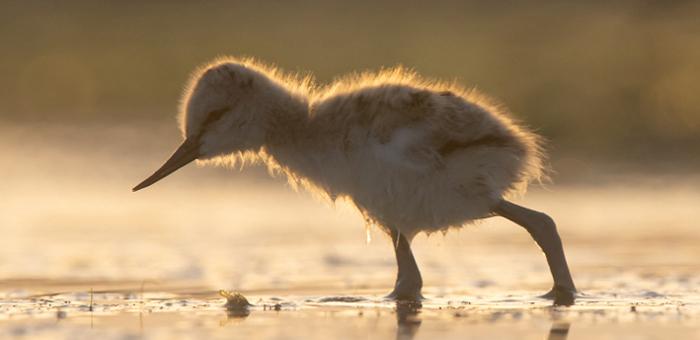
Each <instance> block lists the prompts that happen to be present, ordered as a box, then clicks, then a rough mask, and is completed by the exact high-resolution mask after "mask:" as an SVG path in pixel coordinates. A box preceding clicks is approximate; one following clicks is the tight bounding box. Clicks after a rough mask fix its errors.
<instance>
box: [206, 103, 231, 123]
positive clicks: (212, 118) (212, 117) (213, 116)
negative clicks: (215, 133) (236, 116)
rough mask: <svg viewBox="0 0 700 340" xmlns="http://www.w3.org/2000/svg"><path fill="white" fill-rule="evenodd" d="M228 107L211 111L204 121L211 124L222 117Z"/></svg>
mask: <svg viewBox="0 0 700 340" xmlns="http://www.w3.org/2000/svg"><path fill="white" fill-rule="evenodd" d="M228 109H229V108H228V107H225V108H223V109H218V110H214V111H212V112H209V114H208V115H207V119H206V120H205V121H204V125H209V124H211V123H213V122H215V121H217V120H219V119H220V118H221V116H222V115H223V114H224V112H226V111H228Z"/></svg>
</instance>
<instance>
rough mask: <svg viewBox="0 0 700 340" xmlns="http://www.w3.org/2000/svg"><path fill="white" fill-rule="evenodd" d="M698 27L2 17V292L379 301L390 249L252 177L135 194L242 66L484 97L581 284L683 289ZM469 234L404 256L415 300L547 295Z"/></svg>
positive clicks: (412, 19)
mask: <svg viewBox="0 0 700 340" xmlns="http://www.w3.org/2000/svg"><path fill="white" fill-rule="evenodd" d="M698 17H700V2H697V1H615V2H607V1H587V2H580V1H579V2H569V1H538V2H536V4H535V3H533V2H530V1H498V2H494V1H491V2H487V1H474V2H462V1H430V2H428V1H424V2H406V1H401V2H376V1H268V2H261V1H225V2H224V1H207V2H189V1H188V2H185V1H183V2H174V1H153V2H124V1H100V2H94V1H71V2H58V1H5V2H3V3H2V10H0V41H2V45H3V49H2V53H0V103H2V104H0V153H2V155H3V157H2V159H0V178H2V179H3V184H2V186H0V228H1V229H0V232H1V233H2V235H3V236H2V237H1V240H0V278H3V279H5V281H3V282H5V283H4V284H6V285H9V286H12V285H13V284H10V283H7V282H9V281H7V280H8V279H17V278H49V279H56V278H61V279H69V280H75V279H76V278H101V279H114V280H123V279H134V280H143V279H159V280H162V281H161V282H179V281H178V280H180V281H183V280H184V281H187V282H190V281H192V282H195V283H196V284H203V285H207V286H210V287H217V288H241V289H261V288H265V287H272V288H285V287H291V286H303V287H309V285H311V286H313V285H314V284H315V285H317V286H322V287H326V288H328V287H331V288H332V287H345V288H349V289H355V288H358V287H378V288H379V289H378V290H379V291H383V290H388V288H389V286H390V285H391V284H392V283H393V275H394V264H393V254H392V253H391V250H390V248H389V243H388V242H387V241H386V239H385V237H383V236H381V235H379V233H378V231H373V232H371V233H370V234H372V233H373V236H374V238H375V240H374V241H372V243H370V244H369V245H366V244H365V233H364V231H363V229H361V226H362V224H363V222H362V219H361V218H360V216H359V215H358V214H357V213H355V212H354V211H353V210H352V209H350V208H348V207H343V206H342V204H341V207H340V208H339V209H337V210H333V209H331V208H330V207H329V206H327V205H323V204H319V203H318V202H315V201H313V200H312V199H311V198H310V197H308V195H306V194H304V193H299V194H297V193H293V192H291V191H290V190H289V189H288V188H285V186H284V185H282V183H283V181H280V180H269V179H267V177H266V176H265V174H264V171H262V170H260V169H253V170H251V171H245V172H243V173H239V172H238V171H231V170H227V169H215V168H213V169H212V168H198V167H195V166H190V167H188V168H186V169H183V170H182V171H180V172H178V173H177V174H175V175H173V176H171V177H169V178H168V179H166V180H164V181H163V182H161V183H159V184H158V185H156V186H154V187H152V188H149V189H147V190H144V191H143V192H139V193H138V194H132V193H131V192H130V188H131V187H133V185H135V184H136V183H138V182H139V181H140V180H141V179H143V178H144V177H145V176H146V175H148V174H150V173H151V171H153V170H155V169H156V167H157V166H159V165H160V164H161V162H162V161H164V160H165V158H166V157H167V156H168V155H169V154H170V152H171V151H172V150H173V148H175V146H176V145H178V144H179V142H180V137H179V132H178V131H177V129H176V124H175V119H174V116H175V112H176V110H177V106H178V100H179V98H180V95H181V92H182V89H183V86H184V83H185V82H186V80H187V79H188V77H189V74H190V72H192V70H193V69H194V68H195V67H197V66H198V65H200V64H202V63H206V62H208V61H210V60H211V59H213V58H215V57H217V56H221V55H234V56H252V57H256V58H259V59H261V60H263V61H266V62H270V63H274V64H277V65H279V66H280V67H281V68H283V69H285V70H288V71H291V72H301V73H310V74H313V75H315V76H316V77H317V79H318V81H319V82H321V83H326V82H330V81H332V80H333V78H334V77H337V76H339V75H342V74H345V73H348V72H353V71H360V70H365V69H378V68H380V67H383V66H392V65H397V64H403V65H405V66H408V67H411V68H414V69H416V70H417V71H418V72H420V73H421V74H423V75H425V76H427V77H434V78H440V79H444V80H457V81H458V82H460V83H462V84H464V85H466V86H470V87H476V88H478V89H480V90H481V91H483V92H485V93H487V94H490V95H491V96H493V97H494V98H496V99H497V100H499V101H501V102H502V103H504V104H506V105H507V106H508V107H509V108H510V109H511V110H512V112H513V114H514V115H515V116H516V117H517V118H519V119H521V120H523V121H524V122H526V123H527V124H528V125H529V126H530V127H532V128H533V129H534V130H536V131H538V132H539V133H540V134H542V135H543V136H544V137H546V138H547V139H548V140H549V146H548V148H549V151H550V154H551V157H550V162H551V164H552V168H553V170H554V172H553V176H552V177H553V182H552V183H550V184H546V185H545V186H534V187H533V189H532V190H531V194H529V195H528V196H525V198H524V201H522V202H524V204H527V205H530V206H532V207H533V208H536V209H540V210H544V211H547V212H549V213H551V214H552V215H553V216H554V217H555V219H557V221H559V225H560V229H561V233H562V235H563V237H564V240H565V243H566V244H567V251H568V252H569V257H570V260H571V262H572V266H573V271H574V274H575V276H577V278H578V279H579V282H580V283H579V286H580V287H582V288H583V289H586V290H595V289H601V290H604V289H608V288H610V287H618V288H619V287H626V286H625V285H627V284H630V282H635V283H636V284H637V286H632V288H630V289H633V290H634V289H656V288H649V287H657V288H658V287H661V288H658V289H660V290H661V291H677V290H678V289H680V288H678V287H680V286H683V285H686V286H684V287H693V285H696V286H697V283H698V282H700V278H698V275H697V272H698V269H700V268H699V267H698V263H697V260H696V259H697V258H700V253H698V251H700V250H698V248H697V241H698V240H699V239H700V228H698V225H697V221H698V220H700V215H698V214H699V213H698V212H697V209H696V207H694V206H695V204H697V202H699V201H700V191H699V189H698V188H700V185H698V184H700V180H699V179H698V176H697V170H698V167H699V166H700V164H699V163H700V157H698V155H700V153H699V152H700V113H699V112H698V107H700V96H699V95H698V94H697V92H698V87H697V81H698V79H700V24H699V21H698ZM271 202H272V203H274V204H271ZM469 229H471V230H469V231H463V232H458V233H450V234H448V236H447V237H442V236H433V237H430V238H426V237H423V236H421V237H420V238H419V239H418V240H417V241H416V242H417V244H416V246H415V248H416V253H417V257H418V259H419V262H421V264H422V265H423V266H424V274H425V275H424V276H425V278H426V284H427V285H428V286H430V287H461V288H460V289H466V290H472V291H479V290H480V289H489V287H495V288H494V289H496V290H498V291H500V292H503V291H504V289H513V288H524V289H528V290H530V289H531V290H532V291H540V290H542V291H543V290H545V289H547V288H548V286H549V277H548V274H547V268H546V264H545V262H544V259H543V258H542V256H541V254H540V253H539V251H538V250H537V249H536V247H535V246H534V245H533V244H532V241H531V240H530V239H529V238H528V235H527V234H526V233H525V232H523V231H522V230H520V229H518V228H516V227H514V226H512V225H510V224H508V223H506V222H504V221H496V220H494V221H487V222H484V223H483V224H480V226H477V227H471V228H469ZM603 235H604V237H603ZM309 268H312V269H313V268H315V269H313V270H310V269H309ZM467 268H468V269H467ZM504 268H507V270H504ZM300 271H301V272H303V274H299V273H300ZM310 271H313V273H315V274H311V273H310ZM673 275H675V276H673ZM674 277H675V278H677V279H678V280H675V281H674V280H673V278H674ZM666 278H670V279H668V280H667V281H664V280H666ZM17 282H19V281H17ZM22 282H24V281H22ZM523 282H525V283H526V285H524V286H523V285H521V284H523ZM22 284H25V283H17V284H14V285H15V286H16V285H19V286H22ZM465 287H466V288H465ZM688 289H690V288H688ZM331 290H332V289H331Z"/></svg>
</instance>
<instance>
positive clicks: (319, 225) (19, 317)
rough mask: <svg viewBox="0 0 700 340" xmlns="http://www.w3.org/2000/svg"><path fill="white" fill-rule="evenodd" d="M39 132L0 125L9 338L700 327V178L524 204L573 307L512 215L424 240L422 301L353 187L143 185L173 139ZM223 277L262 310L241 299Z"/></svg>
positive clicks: (419, 246) (200, 175)
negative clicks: (401, 296)
mask: <svg viewBox="0 0 700 340" xmlns="http://www.w3.org/2000/svg"><path fill="white" fill-rule="evenodd" d="M26 133H27V131H23V130H22V129H20V128H17V129H13V130H7V131H3V133H2V134H1V135H2V136H3V137H1V140H0V141H1V142H2V143H0V145H2V147H0V149H2V150H0V151H2V152H3V154H4V155H5V160H6V161H5V163H3V164H2V165H3V166H2V167H0V178H4V179H9V180H6V181H5V183H3V184H4V185H3V189H2V190H3V191H2V195H0V228H2V229H1V231H2V238H0V337H5V336H15V337H26V338H47V339H48V338H51V339H54V338H70V339H75V338H96V337H102V338H119V339H122V338H148V339H172V338H192V337H207V338H230V337H240V338H250V337H254V336H255V337H257V338H264V339H277V338H329V337H330V338H356V337H361V338H412V337H415V338H417V339H420V338H425V339H432V338H436V337H442V338H446V339H450V338H464V337H469V338H484V339H487V338H488V339H492V338H533V339H535V338H536V339H543V338H544V339H546V338H551V339H563V338H567V337H568V339H583V338H602V339H606V338H610V339H612V338H614V339H657V338H658V339H668V338H678V339H681V338H698V337H700V323H699V322H698V318H699V317H700V290H699V289H698V287H700V262H698V260H697V259H698V258H700V247H698V244H699V242H698V241H700V228H698V224H697V221H699V220H700V211H699V210H698V209H697V208H696V207H695V205H696V203H697V202H700V185H699V184H700V180H699V178H698V177H693V176H665V177H664V176H654V177H651V176H639V175H634V176H633V175H627V174H622V175H620V174H614V175H609V176H599V177H594V178H587V179H586V180H585V181H584V180H581V181H568V182H564V183H563V184H552V185H548V186H547V187H545V188H541V187H540V188H534V189H533V190H531V192H530V193H528V195H527V196H525V198H524V199H521V200H519V202H520V203H522V204H525V205H527V206H530V207H532V208H535V209H539V210H543V211H546V212H548V213H550V214H551V215H552V216H553V217H554V218H555V220H557V222H558V224H559V228H560V232H561V234H562V238H563V240H564V243H565V248H566V251H567V255H568V258H569V261H570V264H571V267H572V271H573V274H574V278H575V280H576V283H577V285H578V288H579V289H580V290H581V291H582V295H581V297H580V298H579V299H578V302H577V304H576V305H575V306H573V307H570V308H566V307H556V308H553V307H550V304H551V302H550V301H547V300H543V299H539V298H536V296H537V295H539V294H542V293H544V292H545V291H547V290H548V288H549V287H550V284H551V283H550V280H551V279H550V277H549V273H548V270H547V266H546V262H545V260H544V258H543V256H542V254H541V253H540V252H539V251H538V249H537V248H536V246H535V245H534V244H533V243H532V241H531V240H530V239H529V237H528V235H527V233H526V232H524V231H523V230H522V229H520V228H518V227H516V226H514V225H512V224H510V223H509V222H507V221H505V220H502V219H498V218H494V219H489V220H486V221H483V222H482V223H479V224H477V225H475V226H470V227H467V228H464V229H463V230H459V231H454V232H450V233H448V234H447V235H445V236H443V235H441V234H436V235H431V236H430V237H426V236H424V235H421V236H419V237H418V238H417V239H416V241H415V243H414V251H415V253H416V257H417V260H418V262H419V265H420V267H421V269H422V273H423V277H424V281H425V286H426V287H425V292H424V294H425V295H426V297H427V300H426V301H424V302H423V304H422V306H420V308H419V307H418V306H415V305H398V306H397V305H396V304H395V303H392V302H389V301H385V300H383V299H382V296H383V295H384V294H386V293H387V292H388V291H389V290H390V289H391V284H392V283H393V278H394V275H395V264H394V259H393V253H392V250H391V245H390V241H389V240H388V237H386V236H384V235H382V234H381V233H380V232H379V231H377V230H370V236H371V239H372V240H371V242H369V243H367V242H366V236H367V235H366V234H365V230H364V228H363V223H362V219H361V217H360V216H359V214H357V213H355V212H354V211H353V210H352V209H351V208H350V207H348V206H347V205H346V204H344V203H342V202H341V203H338V204H337V206H336V207H335V208H333V207H331V206H329V205H328V204H324V203H321V202H318V201H317V200H315V199H313V198H311V197H309V195H307V194H304V193H295V192H292V191H291V190H290V189H288V188H286V187H285V185H284V184H283V183H281V182H280V181H270V180H266V179H264V176H262V175H261V174H260V171H259V170H257V171H256V170H254V171H250V172H246V173H239V172H238V171H230V170H222V169H207V168H198V167H194V166H192V167H190V168H186V169H183V171H181V172H179V173H177V174H175V175H173V176H172V177H171V178H168V179H166V180H164V181H163V182H162V183H159V184H157V185H156V186H154V187H153V188H149V189H147V190H144V191H143V192H139V193H131V192H130V188H131V187H132V186H133V185H134V184H135V183H137V182H138V181H139V180H141V179H142V177H143V176H144V175H147V174H148V173H149V172H150V171H151V170H153V169H155V167H156V166H157V165H159V162H160V161H162V160H163V159H164V158H165V157H166V156H167V153H168V151H169V147H170V143H167V141H169V140H173V139H174V138H176V137H175V136H171V135H168V134H167V133H165V134H164V136H165V137H163V139H162V140H159V141H156V142H155V143H149V144H146V146H145V147H144V146H143V144H141V143H140V142H139V140H140V139H139V136H140V134H139V132H138V131H131V130H128V129H127V130H119V129H108V130H102V131H101V132H100V133H99V134H90V133H86V132H83V131H82V130H76V129H74V128H63V129H55V128H54V129H51V130H46V131H40V134H39V135H40V136H43V137H44V138H36V139H33V141H31V142H28V141H25V140H22V139H21V138H19V137H21V136H22V135H24V134H26ZM33 133H37V132H36V131H33ZM57 139H58V140H61V144H56V143H53V142H52V141H54V140H57ZM20 141H21V142H20ZM104 141H108V142H107V143H105V142H104ZM164 150H167V151H164ZM7 160H11V161H7ZM219 289H230V290H237V291H240V292H242V293H243V294H244V295H245V296H246V297H247V298H248V300H249V301H250V302H251V303H252V304H253V305H254V306H252V307H251V308H250V309H249V311H248V312H247V313H229V312H227V311H226V310H225V309H224V308H223V304H224V301H225V300H224V298H222V297H220V296H219V295H218V293H217V291H218V290H219ZM91 292H92V293H91ZM91 306H92V307H91ZM566 330H568V332H567V331H566Z"/></svg>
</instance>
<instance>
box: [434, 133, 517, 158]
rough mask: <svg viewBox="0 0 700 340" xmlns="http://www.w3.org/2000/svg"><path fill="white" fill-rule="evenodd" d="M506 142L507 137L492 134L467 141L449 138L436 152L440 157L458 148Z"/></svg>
mask: <svg viewBox="0 0 700 340" xmlns="http://www.w3.org/2000/svg"><path fill="white" fill-rule="evenodd" d="M508 144H509V143H508V139H507V138H504V137H501V136H493V135H490V136H484V137H481V138H478V139H475V140H471V141H467V142H462V141H455V140H449V141H447V142H446V143H445V144H443V145H442V146H440V148H439V149H438V153H439V154H440V156H442V157H447V156H449V155H450V154H451V153H453V152H455V151H457V150H460V149H467V148H474V147H479V146H507V145H508Z"/></svg>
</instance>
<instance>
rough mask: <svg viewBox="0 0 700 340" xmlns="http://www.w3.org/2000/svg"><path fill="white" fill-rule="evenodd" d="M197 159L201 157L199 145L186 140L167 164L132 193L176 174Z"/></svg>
mask: <svg viewBox="0 0 700 340" xmlns="http://www.w3.org/2000/svg"><path fill="white" fill-rule="evenodd" d="M197 157H199V143H198V142H196V141H194V140H192V139H185V141H184V142H182V145H180V147H179V148H177V150H175V153H173V155H172V156H170V158H169V159H168V160H167V161H166V162H165V164H163V166H161V167H160V169H158V170H156V172H154V173H153V175H151V176H150V177H148V178H146V179H145V180H144V181H143V182H141V183H140V184H139V185H137V186H135V187H134V188H133V189H131V191H138V190H141V189H143V188H145V187H147V186H150V185H151V184H153V183H155V182H158V181H160V180H161V179H163V178H164V177H165V176H168V175H170V174H171V173H173V172H175V170H177V169H180V168H182V167H183V166H185V165H187V164H188V163H190V162H192V161H193V160H195V159H197Z"/></svg>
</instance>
